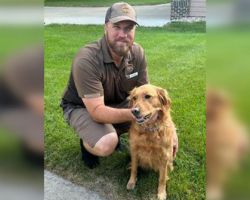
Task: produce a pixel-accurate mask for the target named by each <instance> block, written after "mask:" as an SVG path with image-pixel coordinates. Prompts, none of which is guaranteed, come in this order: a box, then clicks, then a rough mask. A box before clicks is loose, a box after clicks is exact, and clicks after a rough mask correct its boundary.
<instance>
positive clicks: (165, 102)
mask: <svg viewBox="0 0 250 200" xmlns="http://www.w3.org/2000/svg"><path fill="white" fill-rule="evenodd" d="M157 92H158V96H159V99H160V101H161V105H162V106H163V107H165V108H167V109H169V108H170V105H171V99H170V98H169V97H168V93H167V91H166V90H164V89H162V88H158V89H157Z"/></svg>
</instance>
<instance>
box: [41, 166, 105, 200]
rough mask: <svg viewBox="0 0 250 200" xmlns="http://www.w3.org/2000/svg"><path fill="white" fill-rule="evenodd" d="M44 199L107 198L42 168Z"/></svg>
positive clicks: (94, 199) (80, 199) (90, 199)
mask: <svg viewBox="0 0 250 200" xmlns="http://www.w3.org/2000/svg"><path fill="white" fill-rule="evenodd" d="M44 199H45V200H69V199H70V200H109V199H107V198H105V197H102V196H100V195H99V194H97V193H96V192H94V191H90V190H88V189H86V188H84V187H82V186H79V185H76V184H73V183H71V182H70V181H68V180H65V179H63V178H61V177H59V176H57V175H56V174H53V173H51V172H49V171H47V170H44Z"/></svg>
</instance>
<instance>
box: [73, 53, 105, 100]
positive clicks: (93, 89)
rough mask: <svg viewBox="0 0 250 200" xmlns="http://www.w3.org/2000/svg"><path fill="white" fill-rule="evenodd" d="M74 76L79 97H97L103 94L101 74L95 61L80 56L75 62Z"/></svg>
mask: <svg viewBox="0 0 250 200" xmlns="http://www.w3.org/2000/svg"><path fill="white" fill-rule="evenodd" d="M72 70H73V78H74V81H75V86H76V89H77V92H78V95H79V97H81V98H95V97H101V96H103V86H102V82H101V74H100V72H99V71H98V70H97V67H96V66H95V63H92V62H90V61H88V60H86V59H84V58H78V59H76V60H75V62H74V63H73V68H72Z"/></svg>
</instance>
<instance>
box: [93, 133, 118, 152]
mask: <svg viewBox="0 0 250 200" xmlns="http://www.w3.org/2000/svg"><path fill="white" fill-rule="evenodd" d="M117 144H118V136H117V133H109V134H107V135H105V136H103V137H102V138H101V139H100V140H99V141H98V142H97V143H96V145H95V147H94V148H95V149H96V150H97V151H98V153H99V155H100V156H108V155H110V154H111V153H112V152H113V151H114V150H115V147H116V146H117Z"/></svg>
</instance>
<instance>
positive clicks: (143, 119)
mask: <svg viewBox="0 0 250 200" xmlns="http://www.w3.org/2000/svg"><path fill="white" fill-rule="evenodd" d="M151 115H152V113H149V114H147V115H145V116H144V117H136V118H135V120H136V123H138V124H143V123H145V122H147V121H148V119H149V118H150V117H151Z"/></svg>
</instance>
